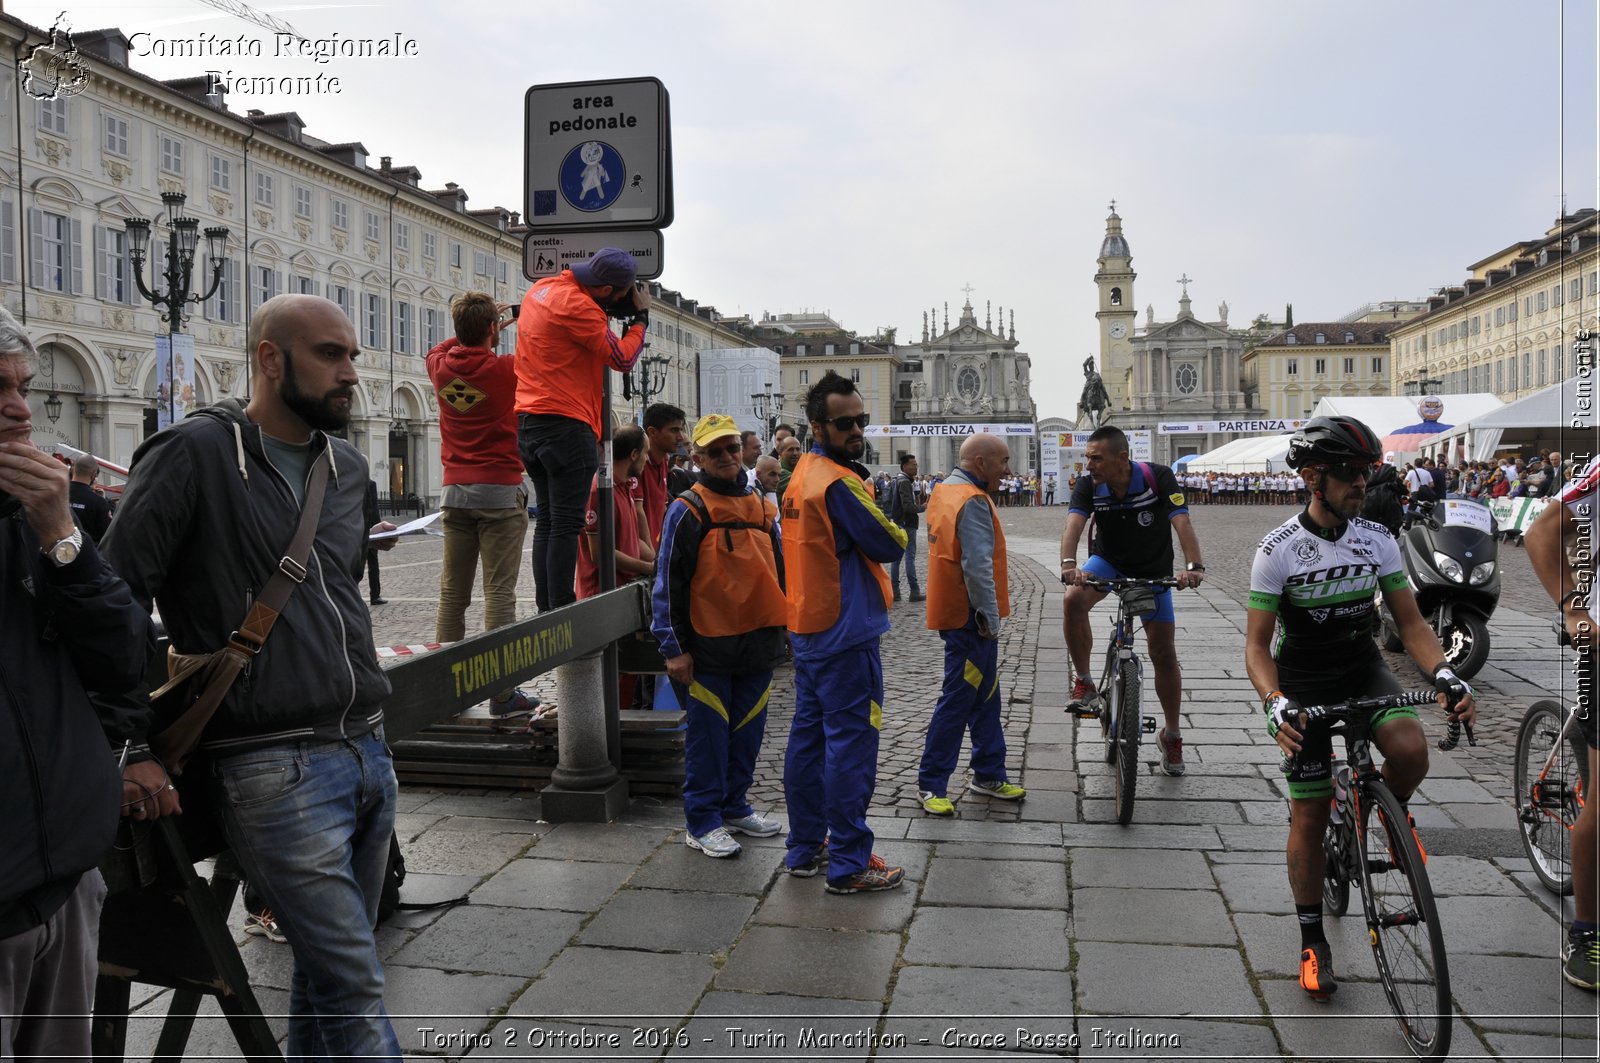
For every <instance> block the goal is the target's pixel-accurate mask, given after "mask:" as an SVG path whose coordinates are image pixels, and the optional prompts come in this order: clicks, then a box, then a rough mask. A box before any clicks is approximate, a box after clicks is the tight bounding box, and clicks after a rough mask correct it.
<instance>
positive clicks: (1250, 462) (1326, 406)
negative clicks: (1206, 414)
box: [1186, 394, 1504, 472]
mask: <svg viewBox="0 0 1600 1063" xmlns="http://www.w3.org/2000/svg"><path fill="white" fill-rule="evenodd" d="M1419 401H1420V400H1418V399H1410V398H1393V397H1390V396H1386V395H1385V396H1366V397H1358V396H1353V395H1326V396H1324V397H1323V398H1321V399H1319V400H1318V401H1317V405H1316V408H1315V409H1313V410H1312V411H1311V416H1313V417H1332V416H1334V415H1335V414H1338V415H1341V416H1344V417H1354V418H1356V419H1357V420H1359V421H1364V422H1366V424H1367V425H1368V426H1370V427H1371V429H1372V430H1373V431H1374V432H1376V433H1377V434H1378V437H1379V438H1380V439H1381V438H1382V437H1384V436H1386V435H1388V434H1389V433H1390V432H1393V431H1394V430H1395V429H1397V428H1403V427H1405V426H1406V425H1408V424H1416V423H1417V421H1418V420H1419V419H1420V418H1421V416H1422V415H1421V414H1420V413H1418V412H1417V406H1418V404H1419ZM1443 401H1444V415H1443V416H1442V417H1441V418H1440V419H1441V420H1443V421H1444V422H1445V423H1446V424H1459V423H1461V422H1463V421H1466V420H1468V419H1470V418H1472V417H1477V416H1480V415H1482V414H1486V413H1488V412H1490V411H1491V410H1494V409H1497V408H1499V407H1501V406H1503V405H1504V403H1502V402H1501V401H1500V400H1499V398H1497V397H1496V396H1494V395H1490V394H1475V395H1450V396H1448V397H1446V398H1445V399H1444V400H1443ZM1291 438H1292V436H1289V435H1280V436H1246V437H1244V438H1242V439H1235V440H1233V441H1232V442H1231V443H1224V444H1222V446H1220V447H1217V448H1216V449H1215V450H1212V451H1209V452H1207V453H1205V454H1202V455H1200V456H1199V457H1198V458H1195V459H1194V460H1192V461H1190V462H1189V464H1188V465H1187V466H1186V468H1187V469H1188V470H1190V471H1193V472H1263V471H1265V472H1278V471H1281V470H1283V469H1285V468H1287V467H1288V466H1287V465H1285V464H1284V457H1285V455H1286V454H1287V453H1288V450H1289V440H1290V439H1291ZM1422 438H1426V437H1422Z"/></svg>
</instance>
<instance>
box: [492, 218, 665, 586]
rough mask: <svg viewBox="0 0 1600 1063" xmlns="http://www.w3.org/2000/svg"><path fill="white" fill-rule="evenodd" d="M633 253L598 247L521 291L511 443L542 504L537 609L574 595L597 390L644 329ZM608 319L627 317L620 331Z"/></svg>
mask: <svg viewBox="0 0 1600 1063" xmlns="http://www.w3.org/2000/svg"><path fill="white" fill-rule="evenodd" d="M637 275H638V267H637V265H636V264H635V263H634V261H633V256H632V255H630V254H628V252H626V251H623V250H621V249H619V248H615V247H606V248H601V249H600V250H599V251H596V252H595V254H594V257H593V258H591V259H589V261H587V262H579V263H577V264H575V265H574V266H573V267H572V268H571V269H568V270H562V271H561V274H560V276H557V277H551V278H549V279H547V280H542V281H540V282H539V283H537V284H535V285H534V286H533V287H531V288H529V289H528V293H527V294H526V295H524V296H523V297H522V316H521V319H520V321H519V322H518V326H517V359H516V361H517V445H518V447H519V449H520V450H521V453H522V462H523V464H524V465H525V466H526V467H527V470H528V475H529V476H530V477H531V478H532V479H533V493H534V495H535V496H536V497H537V499H538V502H539V516H538V523H537V524H535V525H534V529H533V579H534V584H535V592H536V596H537V599H538V603H539V611H540V612H541V613H542V612H545V611H546V610H549V609H556V608H559V607H561V606H563V605H569V604H571V603H572V602H573V601H575V600H576V598H577V595H576V594H575V593H574V591H573V577H574V574H575V573H576V571H577V567H578V536H579V535H581V534H582V532H583V518H584V506H583V504H584V500H585V499H586V498H587V497H588V494H589V482H590V481H591V480H592V479H594V474H595V473H596V472H597V471H598V470H599V468H600V451H599V441H600V437H601V431H600V393H601V388H602V387H603V386H604V383H605V371H606V369H607V367H609V368H611V369H614V370H616V371H617V372H619V373H626V372H627V371H628V370H630V369H632V368H633V366H634V363H635V362H637V361H638V360H639V355H640V353H641V352H642V351H643V350H644V346H645V333H646V331H647V330H648V328H649V325H650V310H649V307H650V295H649V293H648V292H646V291H645V290H644V288H643V287H642V286H640V285H636V284H635V283H634V281H635V278H636V277H637ZM610 316H617V317H627V318H628V324H627V327H626V328H625V329H624V330H623V333H622V335H621V336H620V337H618V336H617V335H616V334H615V333H613V332H612V331H611V323H610V321H609V320H608V317H610Z"/></svg>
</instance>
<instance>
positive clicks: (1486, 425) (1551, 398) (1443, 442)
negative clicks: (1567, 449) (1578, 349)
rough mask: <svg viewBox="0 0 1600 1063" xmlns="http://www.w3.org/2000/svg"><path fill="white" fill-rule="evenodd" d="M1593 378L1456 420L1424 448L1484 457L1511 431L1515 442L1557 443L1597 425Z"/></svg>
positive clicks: (1566, 382) (1565, 383) (1470, 457)
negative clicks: (1461, 451) (1547, 441)
mask: <svg viewBox="0 0 1600 1063" xmlns="http://www.w3.org/2000/svg"><path fill="white" fill-rule="evenodd" d="M1595 423H1596V420H1595V382H1594V378H1593V377H1592V376H1583V377H1569V378H1568V379H1566V380H1563V381H1560V382H1559V383H1556V384H1551V385H1550V386H1549V387H1547V388H1544V389H1542V390H1540V391H1536V392H1534V393H1533V394H1532V395H1525V396H1523V397H1522V398H1520V399H1517V400H1516V401H1515V402H1510V403H1505V404H1502V405H1501V406H1500V407H1499V408H1498V409H1494V410H1489V411H1486V412H1485V413H1483V414H1481V415H1478V416H1475V417H1472V418H1469V419H1466V420H1463V421H1457V422H1456V423H1455V427H1454V428H1451V429H1450V430H1449V431H1446V432H1441V433H1439V434H1438V435H1437V436H1435V437H1433V438H1432V439H1430V440H1428V445H1427V446H1426V447H1425V448H1424V449H1425V452H1426V453H1429V454H1440V453H1452V452H1455V451H1460V450H1463V449H1464V451H1465V453H1464V455H1463V456H1464V457H1465V458H1466V460H1468V461H1486V460H1488V459H1489V458H1490V457H1492V456H1493V455H1494V452H1495V450H1496V449H1498V448H1499V446H1500V443H1501V440H1502V439H1503V438H1504V437H1505V436H1506V435H1507V434H1508V433H1510V434H1511V435H1513V436H1515V437H1516V439H1517V441H1518V442H1528V443H1531V442H1534V441H1542V440H1545V439H1550V440H1553V441H1554V442H1552V443H1551V445H1558V444H1559V440H1560V437H1561V435H1562V433H1564V432H1570V433H1576V432H1581V431H1588V432H1593V431H1594V427H1595Z"/></svg>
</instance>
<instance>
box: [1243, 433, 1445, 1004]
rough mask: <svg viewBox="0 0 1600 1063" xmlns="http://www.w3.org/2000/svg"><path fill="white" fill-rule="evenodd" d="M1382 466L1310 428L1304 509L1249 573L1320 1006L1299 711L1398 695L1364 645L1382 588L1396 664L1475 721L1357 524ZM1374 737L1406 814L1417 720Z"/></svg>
mask: <svg viewBox="0 0 1600 1063" xmlns="http://www.w3.org/2000/svg"><path fill="white" fill-rule="evenodd" d="M1382 456H1383V454H1382V449H1381V447H1380V445H1379V442H1378V437H1377V436H1376V435H1375V434H1374V433H1373V431H1372V429H1370V428H1368V427H1367V426H1366V425H1365V424H1363V423H1361V422H1360V421H1358V420H1356V419H1355V418H1353V417H1314V418H1312V419H1311V420H1310V421H1307V422H1306V423H1305V425H1304V426H1303V427H1301V429H1300V431H1298V432H1296V433H1295V435H1294V438H1293V439H1291V440H1290V441H1289V456H1288V461H1289V465H1290V466H1291V467H1292V468H1295V469H1298V470H1299V471H1300V473H1301V475H1302V476H1303V477H1304V478H1305V482H1306V487H1307V489H1308V491H1309V492H1310V495H1311V499H1310V501H1309V502H1308V503H1307V505H1306V508H1305V510H1304V511H1302V512H1301V513H1300V514H1298V515H1297V516H1295V517H1292V518H1291V519H1289V520H1287V521H1285V522H1284V523H1283V524H1281V525H1279V526H1278V527H1277V528H1275V529H1273V531H1272V532H1271V533H1270V534H1268V535H1267V537H1266V538H1265V539H1263V540H1261V545H1260V546H1258V547H1257V548H1256V556H1255V563H1254V565H1253V566H1252V568H1251V571H1250V602H1249V614H1248V615H1249V626H1248V627H1247V629H1246V633H1245V667H1246V668H1247V669H1248V670H1249V673H1250V681H1251V683H1253V684H1254V685H1255V688H1256V692H1257V693H1259V694H1260V695H1261V697H1262V706H1263V708H1264V709H1265V711H1266V714H1267V733H1268V734H1270V735H1272V736H1273V737H1275V738H1276V739H1277V742H1278V746H1279V747H1280V748H1281V749H1282V750H1283V752H1284V753H1285V754H1286V755H1293V756H1294V761H1293V763H1292V764H1288V763H1286V765H1285V768H1284V770H1285V773H1286V774H1287V775H1288V780H1289V809H1290V820H1289V844H1288V851H1287V857H1288V865H1289V888H1290V890H1291V891H1292V892H1293V893H1294V905H1295V912H1296V913H1297V914H1298V915H1299V917H1300V947H1301V950H1300V985H1301V987H1302V988H1303V989H1305V990H1306V992H1308V993H1310V994H1311V995H1312V996H1313V997H1316V998H1318V999H1326V997H1327V996H1328V995H1329V994H1331V993H1333V992H1334V991H1335V990H1336V989H1337V988H1338V984H1337V982H1336V981H1335V980H1334V975H1333V966H1332V962H1331V956H1330V952H1329V948H1328V939H1327V936H1326V935H1325V934H1324V932H1323V928H1322V877H1323V873H1324V866H1323V865H1324V863H1325V860H1324V854H1323V848H1322V836H1323V833H1324V831H1325V830H1326V829H1327V825H1328V811H1329V797H1330V796H1331V795H1332V793H1333V781H1332V761H1333V743H1332V735H1331V733H1330V732H1329V731H1328V729H1327V728H1326V727H1321V726H1319V727H1313V728H1311V729H1309V731H1308V730H1307V729H1306V727H1305V724H1304V721H1303V719H1302V717H1301V716H1300V706H1301V705H1302V704H1310V705H1315V704H1327V703H1331V702H1339V701H1344V700H1346V699H1349V698H1360V697H1373V696H1376V695H1379V694H1387V693H1395V692H1398V691H1399V690H1400V685H1399V684H1398V683H1397V682H1395V678H1394V676H1393V675H1391V674H1390V672H1389V668H1388V666H1387V665H1386V664H1384V661H1383V658H1382V657H1381V656H1380V655H1379V653H1378V647H1377V644H1376V643H1375V642H1374V641H1373V639H1372V622H1373V617H1374V609H1375V608H1376V598H1377V595H1378V593H1379V592H1380V591H1381V592H1382V593H1383V598H1384V602H1385V603H1386V604H1387V605H1388V606H1389V610H1390V612H1391V613H1392V615H1393V616H1394V618H1395V622H1396V623H1397V624H1398V625H1399V629H1400V638H1401V641H1402V642H1403V643H1404V644H1405V648H1406V653H1408V654H1409V655H1410V656H1411V659H1412V660H1413V661H1415V662H1416V663H1417V664H1418V665H1419V666H1421V668H1422V669H1423V671H1425V672H1428V673H1430V674H1432V676H1433V685H1434V688H1435V689H1436V690H1438V691H1439V703H1440V705H1441V706H1443V707H1444V708H1445V709H1446V711H1447V712H1448V713H1449V714H1450V716H1451V718H1452V719H1459V720H1461V721H1462V722H1463V723H1468V724H1470V723H1471V722H1472V721H1473V719H1474V718H1475V716H1476V710H1475V708H1474V707H1473V703H1472V689H1471V688H1470V687H1469V686H1467V684H1466V681H1465V680H1463V679H1460V678H1458V677H1457V676H1456V674H1455V673H1454V672H1453V671H1451V670H1450V668H1449V665H1448V663H1447V662H1446V659H1445V655H1444V649H1443V648H1442V647H1441V646H1440V645H1439V640H1438V638H1437V637H1436V636H1435V635H1434V633H1433V630H1432V629H1431V628H1430V627H1429V626H1428V622H1427V621H1426V620H1424V619H1423V618H1422V614H1421V612H1420V611H1419V610H1418V609H1417V599H1416V596H1415V595H1414V594H1412V591H1411V587H1410V585H1409V584H1408V583H1407V582H1406V577H1405V570H1404V568H1403V567H1402V564H1401V560H1400V548H1399V545H1398V544H1397V543H1396V542H1395V541H1394V540H1393V539H1391V538H1390V537H1389V534H1388V532H1387V531H1385V530H1384V528H1383V527H1382V526H1381V525H1379V524H1374V523H1373V522H1372V521H1369V520H1363V519H1361V518H1360V516H1358V514H1360V512H1361V504H1362V502H1363V501H1365V499H1366V480H1367V477H1368V476H1369V475H1370V474H1371V473H1372V470H1373V467H1374V466H1375V465H1376V464H1377V462H1378V461H1379V460H1381V458H1382ZM1280 624H1281V628H1282V631H1281V634H1280V635H1279V636H1278V638H1277V639H1276V641H1274V638H1273V633H1274V627H1275V626H1276V625H1280ZM1370 727H1371V734H1372V740H1373V742H1374V744H1376V745H1377V747H1378V748H1379V749H1380V750H1381V751H1382V752H1383V755H1384V764H1383V777H1384V781H1385V782H1387V783H1388V785H1389V788H1390V789H1391V790H1392V791H1394V795H1395V796H1396V797H1398V798H1399V799H1400V802H1401V804H1402V805H1404V804H1405V802H1406V801H1407V800H1408V799H1409V798H1410V796H1411V794H1412V792H1413V791H1414V790H1416V788H1417V786H1418V785H1419V784H1420V783H1421V782H1422V780H1423V779H1424V778H1426V777H1427V774H1428V743H1427V739H1426V738H1425V737H1424V735H1423V733H1422V723H1421V721H1420V720H1418V718H1417V712H1416V710H1415V709H1413V708H1395V709H1390V710H1388V711H1384V712H1378V713H1376V714H1374V715H1373V716H1372V717H1371V720H1370ZM1407 818H1408V819H1409V813H1408V814H1407ZM1412 829H1413V831H1414V830H1415V825H1413V828H1412ZM1418 847H1419V848H1420V847H1421V845H1420V840H1419V845H1418Z"/></svg>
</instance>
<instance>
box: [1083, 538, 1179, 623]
mask: <svg viewBox="0 0 1600 1063" xmlns="http://www.w3.org/2000/svg"><path fill="white" fill-rule="evenodd" d="M1083 574H1084V575H1086V576H1093V577H1095V578H1096V579H1126V578H1129V577H1126V576H1124V575H1123V573H1121V572H1118V571H1117V570H1116V568H1115V567H1114V566H1113V565H1112V564H1111V562H1109V561H1107V560H1106V559H1105V558H1103V557H1101V556H1100V555H1099V554H1091V555H1090V556H1089V559H1088V560H1087V561H1085V562H1084V563H1083ZM1151 590H1153V591H1155V594H1156V607H1155V610H1154V611H1153V612H1149V613H1145V614H1144V616H1142V617H1140V619H1141V620H1143V621H1144V622H1145V623H1147V624H1150V623H1156V624H1175V623H1177V621H1178V614H1177V613H1175V612H1173V610H1172V588H1170V587H1152V588H1151Z"/></svg>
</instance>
